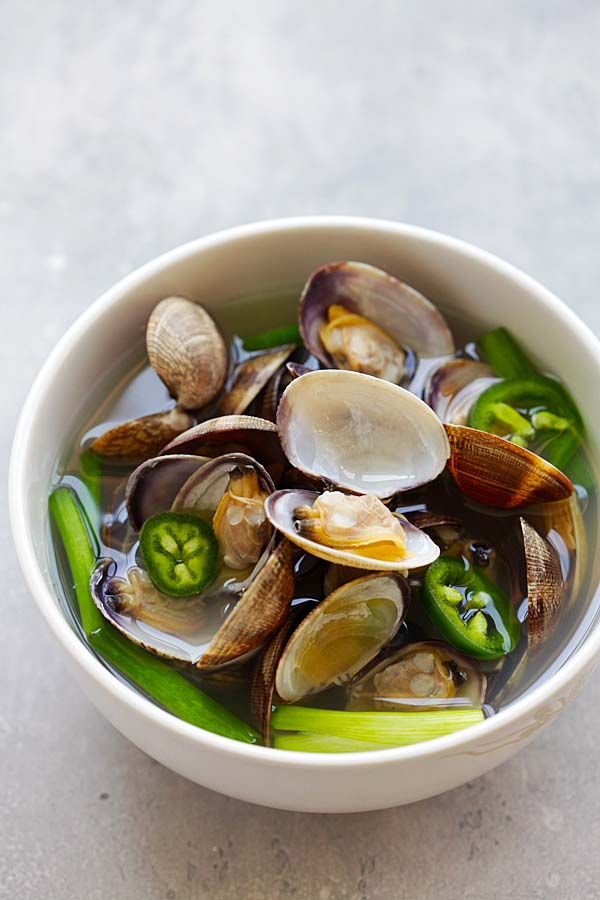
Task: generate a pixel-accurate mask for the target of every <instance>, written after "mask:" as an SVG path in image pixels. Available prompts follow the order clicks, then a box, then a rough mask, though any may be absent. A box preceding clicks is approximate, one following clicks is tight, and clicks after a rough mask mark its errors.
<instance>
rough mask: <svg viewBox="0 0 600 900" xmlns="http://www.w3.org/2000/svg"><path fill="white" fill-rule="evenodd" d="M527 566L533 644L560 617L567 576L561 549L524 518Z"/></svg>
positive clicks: (543, 637) (530, 640)
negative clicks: (555, 546) (561, 560)
mask: <svg viewBox="0 0 600 900" xmlns="http://www.w3.org/2000/svg"><path fill="white" fill-rule="evenodd" d="M520 522H521V531H522V533H523V548H524V551H525V570H526V573H527V601H528V602H527V639H528V644H529V646H530V647H538V646H539V645H540V644H542V643H543V642H544V641H545V640H546V638H548V637H549V636H550V634H552V632H553V630H554V628H555V627H556V623H557V622H558V619H559V617H560V611H561V606H562V602H563V597H564V593H565V591H564V588H565V585H564V580H563V576H562V570H561V566H560V559H559V556H558V553H557V552H556V550H555V549H554V547H553V546H552V544H550V542H549V541H547V540H545V539H544V538H543V537H542V536H541V534H539V533H538V532H537V531H536V530H535V528H534V527H533V526H532V525H530V524H529V522H528V521H527V519H524V518H521V519H520Z"/></svg>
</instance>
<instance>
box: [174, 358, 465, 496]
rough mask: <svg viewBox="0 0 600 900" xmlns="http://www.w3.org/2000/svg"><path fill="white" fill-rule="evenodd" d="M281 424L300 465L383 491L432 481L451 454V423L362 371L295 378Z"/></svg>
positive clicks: (286, 445)
mask: <svg viewBox="0 0 600 900" xmlns="http://www.w3.org/2000/svg"><path fill="white" fill-rule="evenodd" d="M277 427H278V430H279V436H280V439H281V445H282V447H283V450H284V452H285V455H286V456H287V458H288V460H289V461H290V463H291V464H292V465H293V466H295V467H296V468H297V469H300V471H302V472H304V473H306V474H308V475H313V476H317V477H320V478H322V479H323V480H324V481H325V482H327V483H331V484H335V485H339V486H340V487H343V488H346V489H348V490H350V491H354V492H356V493H360V494H372V495H374V496H376V497H390V496H392V495H393V494H395V493H397V492H398V491H406V490H410V489H411V488H414V487H418V486H419V485H421V484H425V483H427V482H429V481H433V479H434V478H436V476H437V475H439V474H440V472H441V471H442V470H443V468H444V466H445V464H446V460H447V458H448V456H449V444H448V439H447V437H446V433H445V431H444V428H443V426H442V424H441V423H440V420H439V419H438V417H437V416H436V415H435V413H434V412H433V410H431V409H430V408H429V406H427V404H426V403H424V402H423V401H422V400H420V399H419V398H418V397H416V396H415V395H414V394H411V393H410V392H409V391H406V390H404V388H401V387H398V386H397V385H395V384H390V383H389V382H387V381H382V380H381V379H380V378H373V377H372V376H370V375H362V374H360V373H358V372H347V371H342V370H333V369H331V370H321V371H318V372H309V373H308V374H306V375H301V376H300V377H299V378H295V379H294V380H293V381H292V382H291V384H289V385H288V387H287V388H286V389H285V391H284V393H283V397H282V398H281V402H280V404H279V409H278V412H277ZM171 446H173V445H171Z"/></svg>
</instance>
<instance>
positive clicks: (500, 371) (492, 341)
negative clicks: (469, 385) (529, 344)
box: [477, 328, 536, 378]
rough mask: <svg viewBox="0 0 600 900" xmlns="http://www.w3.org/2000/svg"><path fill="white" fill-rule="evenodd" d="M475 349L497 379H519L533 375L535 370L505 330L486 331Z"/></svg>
mask: <svg viewBox="0 0 600 900" xmlns="http://www.w3.org/2000/svg"><path fill="white" fill-rule="evenodd" d="M477 347H478V349H479V350H481V352H482V353H483V354H484V356H485V358H486V359H487V361H488V362H489V364H490V366H491V367H492V369H494V371H495V372H496V375H498V377H499V378H520V377H524V376H527V375H533V374H535V371H536V370H535V368H534V367H533V366H532V364H531V363H530V362H529V360H528V359H527V357H526V356H525V354H524V353H523V351H522V350H521V348H520V347H519V345H518V343H517V342H516V341H515V339H514V337H513V336H512V334H511V333H510V332H509V331H508V330H507V329H506V328H495V329H494V330H493V331H488V333H487V334H484V335H482V336H481V337H480V338H479V340H478V341H477Z"/></svg>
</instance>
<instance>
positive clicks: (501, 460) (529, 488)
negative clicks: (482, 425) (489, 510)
mask: <svg viewBox="0 0 600 900" xmlns="http://www.w3.org/2000/svg"><path fill="white" fill-rule="evenodd" d="M445 429H446V432H447V434H448V439H449V441H450V448H451V453H450V459H449V461H448V470H449V471H450V474H451V475H452V477H453V478H454V480H455V482H456V484H457V485H458V487H459V488H460V490H461V491H462V492H463V494H466V495H467V497H471V498H472V499H474V500H477V501H478V502H480V503H484V504H486V505H488V506H495V507H498V508H499V509H515V508H516V507H519V506H528V505H530V504H533V503H547V502H551V501H556V500H565V499H567V498H568V497H570V496H571V495H572V493H573V485H572V484H571V482H570V481H569V479H568V478H567V476H566V475H563V473H562V472H561V471H560V470H559V469H557V468H556V467H555V466H553V465H552V464H551V463H549V462H547V461H546V460H545V459H542V457H541V456H537V454H535V453H532V452H531V451H530V450H526V449H525V448H524V447H519V446H517V445H516V444H513V443H511V442H510V441H506V440H504V438H501V437H497V436H496V435H494V434H489V433H488V432H485V431H478V430H477V429H475V428H467V427H465V426H462V425H448V424H447V425H445Z"/></svg>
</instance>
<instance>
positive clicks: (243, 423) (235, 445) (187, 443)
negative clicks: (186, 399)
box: [162, 415, 285, 466]
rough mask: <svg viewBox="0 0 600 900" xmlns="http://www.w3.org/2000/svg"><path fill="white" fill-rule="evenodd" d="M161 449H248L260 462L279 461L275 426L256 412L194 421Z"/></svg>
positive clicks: (213, 452) (203, 452) (218, 452)
mask: <svg viewBox="0 0 600 900" xmlns="http://www.w3.org/2000/svg"><path fill="white" fill-rule="evenodd" d="M162 453H164V454H173V453H184V454H190V453H193V454H196V455H200V456H210V457H215V456H221V455H222V454H223V453H248V454H249V455H250V456H252V457H253V458H254V459H256V460H258V462H260V463H262V464H263V465H264V466H271V465H281V466H282V465H283V463H285V457H284V455H283V452H282V449H281V445H280V443H279V437H278V434H277V426H276V425H274V424H273V422H268V421H267V420H266V419H259V418H258V417H257V416H243V415H240V416H219V417H218V418H215V419H207V420H206V421H205V422H200V424H199V425H194V427H193V428H189V429H188V430H187V431H184V432H183V434H180V435H179V437H176V438H175V440H173V441H171V443H170V444H168V445H167V446H166V447H164V448H163V450H162Z"/></svg>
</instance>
